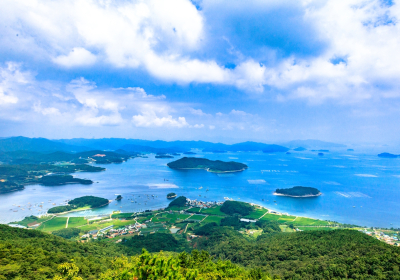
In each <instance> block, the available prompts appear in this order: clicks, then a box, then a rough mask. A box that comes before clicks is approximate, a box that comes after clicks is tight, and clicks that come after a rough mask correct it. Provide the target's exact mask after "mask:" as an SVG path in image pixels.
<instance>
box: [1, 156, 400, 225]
mask: <svg viewBox="0 0 400 280" xmlns="http://www.w3.org/2000/svg"><path fill="white" fill-rule="evenodd" d="M197 156H204V157H207V158H209V159H220V160H234V161H238V162H243V163H245V164H247V165H248V166H249V169H248V170H246V171H243V172H239V173H234V174H213V173H209V172H206V171H203V170H184V171H177V170H171V169H169V168H168V167H167V166H166V164H167V163H168V162H169V161H171V160H170V159H155V158H154V156H149V158H135V159H132V160H129V161H128V162H126V163H123V164H111V165H104V167H105V168H107V171H105V172H101V173H78V174H76V175H75V176H77V177H79V178H88V179H92V180H93V181H94V182H95V183H94V184H93V185H90V186H85V185H67V186H60V187H43V186H38V185H32V186H27V187H26V189H25V190H23V191H19V192H15V193H10V194H5V195H1V196H0V213H1V214H0V222H1V223H8V222H11V221H16V220H20V219H22V218H23V217H25V216H27V215H31V214H33V215H40V214H41V213H43V212H45V211H46V210H47V209H48V208H50V207H53V206H54V205H53V203H56V204H57V205H58V204H60V203H62V202H63V201H65V200H66V199H73V198H76V197H80V196H83V195H95V196H100V197H104V198H108V199H115V197H116V194H121V195H122V196H123V197H124V198H123V200H122V201H120V202H113V203H111V204H110V205H108V206H106V207H103V208H101V209H96V210H90V211H85V212H80V213H75V214H74V215H75V216H77V215H83V216H89V215H97V214H106V213H110V212H111V211H113V210H121V211H122V212H133V211H143V210H145V209H158V208H161V207H165V206H167V204H168V203H169V201H168V200H167V199H166V194H167V193H169V192H171V191H173V192H176V193H177V194H178V195H184V196H186V197H188V198H191V199H200V200H203V201H223V200H224V197H230V198H233V199H235V200H241V201H247V202H253V203H257V204H260V205H263V206H266V207H268V208H270V209H273V210H277V211H280V212H285V213H286V212H287V213H290V214H293V215H299V216H307V217H314V218H320V219H324V220H332V221H338V222H342V223H352V224H358V225H362V226H378V227H400V211H398V209H399V207H400V160H399V159H382V158H378V157H377V156H376V155H367V154H356V153H350V152H335V153H325V155H324V156H323V157H321V156H317V155H316V153H312V152H304V153H292V154H290V155H286V154H264V153H229V154H198V155H197ZM97 182H98V183H97ZM297 185H302V186H309V187H315V188H318V189H319V190H321V192H322V193H323V195H322V196H320V197H316V198H290V197H279V196H274V195H272V193H273V192H274V190H275V189H276V188H288V187H293V186H297ZM200 187H202V189H199V188H200ZM207 189H208V191H207ZM147 195H148V196H147ZM153 196H154V197H153ZM262 199H264V201H262ZM50 200H51V201H50ZM132 201H136V202H137V203H132ZM274 201H276V202H274ZM41 202H43V204H42V205H43V207H42V208H39V207H37V206H36V207H35V206H34V205H35V204H40V203H41ZM28 203H31V204H32V205H33V206H32V207H31V210H28ZM14 204H15V205H14ZM18 205H19V206H20V207H18ZM353 206H355V207H353ZM11 209H12V210H11ZM22 209H24V210H22ZM14 211H18V212H14Z"/></svg>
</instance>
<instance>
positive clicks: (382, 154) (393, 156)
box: [378, 153, 399, 158]
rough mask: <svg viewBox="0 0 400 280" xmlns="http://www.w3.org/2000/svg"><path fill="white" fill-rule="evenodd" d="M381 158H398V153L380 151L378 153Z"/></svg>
mask: <svg viewBox="0 0 400 280" xmlns="http://www.w3.org/2000/svg"><path fill="white" fill-rule="evenodd" d="M378 157H381V158H398V157H399V156H398V155H394V154H390V153H381V154H379V155H378Z"/></svg>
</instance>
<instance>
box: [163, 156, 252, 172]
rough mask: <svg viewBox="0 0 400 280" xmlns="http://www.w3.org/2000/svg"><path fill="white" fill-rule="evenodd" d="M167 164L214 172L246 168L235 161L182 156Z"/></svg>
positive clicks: (174, 167)
mask: <svg viewBox="0 0 400 280" xmlns="http://www.w3.org/2000/svg"><path fill="white" fill-rule="evenodd" d="M167 165H168V167H169V168H172V169H205V170H207V171H209V172H214V173H224V172H239V171H243V170H245V169H247V168H248V166H247V165H246V164H243V163H239V162H235V161H229V162H226V161H221V160H209V159H206V158H195V157H184V158H181V159H178V160H176V161H173V162H170V163H168V164H167Z"/></svg>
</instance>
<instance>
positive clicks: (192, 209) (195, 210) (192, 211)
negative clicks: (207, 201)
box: [186, 207, 201, 213]
mask: <svg viewBox="0 0 400 280" xmlns="http://www.w3.org/2000/svg"><path fill="white" fill-rule="evenodd" d="M200 210H201V208H199V207H195V208H190V209H188V210H186V212H189V213H199V212H200Z"/></svg>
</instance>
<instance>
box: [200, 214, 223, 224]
mask: <svg viewBox="0 0 400 280" xmlns="http://www.w3.org/2000/svg"><path fill="white" fill-rule="evenodd" d="M222 219H223V218H222V217H217V216H208V217H207V218H205V219H204V221H202V222H201V223H202V224H206V223H212V222H215V223H217V224H218V225H219V224H220V223H221V220H222Z"/></svg>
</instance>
